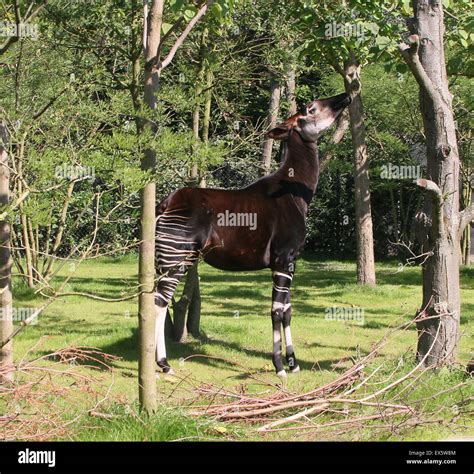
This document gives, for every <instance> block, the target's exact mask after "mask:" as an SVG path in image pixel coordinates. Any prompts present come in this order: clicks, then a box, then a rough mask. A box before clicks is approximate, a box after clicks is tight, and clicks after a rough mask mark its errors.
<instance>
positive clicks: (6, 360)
mask: <svg viewBox="0 0 474 474" xmlns="http://www.w3.org/2000/svg"><path fill="white" fill-rule="evenodd" d="M7 144H8V133H7V128H6V125H5V123H4V122H0V205H1V206H2V208H4V207H5V206H8V203H9V200H10V169H9V164H8V152H7ZM11 267H12V263H11V256H10V224H9V222H8V221H7V220H4V221H1V222H0V310H1V314H0V342H3V341H5V340H7V339H8V337H10V335H11V334H12V333H13V318H12V291H11ZM5 367H10V368H12V367H13V341H10V342H9V343H8V344H5V345H4V346H3V347H1V348H0V368H2V369H4V368H5ZM4 379H6V380H13V370H12V371H9V372H7V375H6V376H5V377H4ZM4 381H5V380H3V382H4ZM0 382H2V380H1V379H0Z"/></svg>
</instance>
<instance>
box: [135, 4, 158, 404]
mask: <svg viewBox="0 0 474 474" xmlns="http://www.w3.org/2000/svg"><path fill="white" fill-rule="evenodd" d="M144 5H145V8H144V25H145V28H144V31H145V34H144V38H145V44H144V52H145V64H146V66H145V76H144V101H145V104H146V105H147V106H148V107H149V108H150V109H151V110H155V109H156V106H157V99H156V96H155V94H156V92H157V90H158V87H159V80H160V77H159V69H158V68H155V67H152V66H151V62H152V61H153V59H154V58H155V55H156V53H157V50H158V45H159V43H160V36H161V25H162V21H163V1H161V0H155V1H154V2H153V6H152V9H151V11H150V14H149V15H148V14H147V13H148V8H147V2H145V4H144ZM145 126H146V127H151V128H152V130H156V124H153V123H150V122H147V123H146V124H145ZM155 166H156V155H155V153H154V151H153V150H146V151H145V155H144V157H143V158H142V163H141V168H142V169H143V170H149V169H153V168H154V167H155ZM155 206H156V186H155V183H148V184H147V185H146V186H145V187H144V188H143V189H142V190H141V192H140V230H141V234H140V250H139V251H140V254H139V268H138V279H139V284H140V290H141V293H140V296H139V300H138V313H139V327H138V330H139V340H140V357H139V364H138V371H139V382H138V383H139V398H140V406H141V408H142V410H144V411H145V412H147V413H153V412H155V411H156V407H157V403H156V379H155V297H154V286H155V285H154V283H155Z"/></svg>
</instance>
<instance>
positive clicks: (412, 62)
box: [398, 35, 442, 106]
mask: <svg viewBox="0 0 474 474" xmlns="http://www.w3.org/2000/svg"><path fill="white" fill-rule="evenodd" d="M408 40H409V42H410V45H407V44H406V43H401V44H400V45H399V46H398V49H399V50H400V53H401V54H402V56H403V59H404V60H405V62H406V63H407V66H408V67H409V68H410V70H411V72H412V73H413V76H415V79H416V81H417V82H418V85H419V86H420V88H421V89H423V90H424V91H425V92H426V93H427V94H428V96H429V97H430V99H431V100H432V101H433V103H434V104H436V105H440V106H441V104H442V100H441V96H440V94H439V92H438V91H437V90H436V88H435V86H434V84H433V83H432V82H431V79H430V78H429V77H428V74H426V71H425V69H424V68H423V65H422V64H421V62H420V58H419V56H418V49H419V46H420V38H419V36H418V35H411V36H410V37H409V38H408Z"/></svg>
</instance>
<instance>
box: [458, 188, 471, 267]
mask: <svg viewBox="0 0 474 474" xmlns="http://www.w3.org/2000/svg"><path fill="white" fill-rule="evenodd" d="M462 194H463V196H462V203H463V207H464V208H468V207H470V206H471V205H472V189H471V186H470V185H469V183H464V187H463V193H462ZM460 245H461V265H470V263H471V227H470V226H469V225H467V226H466V228H465V229H464V232H462V235H461V242H460Z"/></svg>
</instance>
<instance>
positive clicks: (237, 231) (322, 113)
mask: <svg viewBox="0 0 474 474" xmlns="http://www.w3.org/2000/svg"><path fill="white" fill-rule="evenodd" d="M350 101H351V100H350V97H349V95H348V94H339V95H336V96H334V97H330V98H328V99H320V100H314V101H313V102H310V103H309V104H307V105H306V106H305V107H304V108H303V109H302V110H301V111H300V112H298V113H297V114H295V115H293V116H292V117H290V118H288V119H287V120H285V121H284V122H283V123H281V124H280V125H278V126H277V127H275V128H274V129H272V130H270V131H269V132H268V136H269V137H271V138H273V139H275V140H281V141H283V144H282V147H283V149H284V153H283V156H284V159H283V162H282V164H281V166H280V168H279V169H278V170H277V171H275V172H274V173H272V174H270V175H268V176H265V177H263V178H261V179H259V180H258V181H256V182H255V183H253V184H251V185H249V186H247V187H245V188H242V189H236V190H221V189H202V188H182V189H178V190H177V191H174V192H173V193H171V194H170V195H169V196H168V197H167V198H166V199H164V200H163V201H162V202H161V203H160V204H159V206H158V208H157V222H156V270H157V273H158V284H157V286H156V292H155V305H156V334H155V338H156V360H157V364H158V367H159V368H161V369H162V370H163V372H166V373H170V372H172V369H171V367H170V365H169V364H168V362H167V359H166V347H165V320H166V312H167V307H168V304H169V302H170V300H171V298H172V297H173V295H174V292H175V290H176V287H177V285H178V283H179V281H180V280H181V279H182V278H183V276H184V275H185V273H186V271H187V269H188V268H189V267H190V266H191V265H193V264H194V263H195V262H196V260H198V259H199V258H200V257H201V258H202V259H203V260H204V261H206V262H207V263H208V264H210V265H212V266H213V267H216V268H219V269H222V270H229V271H248V270H261V269H264V268H270V269H271V271H272V277H273V292H272V309H271V318H272V328H273V357H272V360H273V364H274V366H275V370H276V372H277V375H279V376H280V377H285V376H286V371H285V367H284V364H283V360H282V328H283V334H284V337H285V345H286V362H287V365H288V369H289V371H290V372H298V371H299V366H298V363H297V361H296V356H295V351H294V347H293V341H292V338H291V331H290V323H291V302H290V288H291V282H292V280H293V275H294V273H295V265H296V259H297V257H298V255H299V254H300V251H301V249H302V248H303V244H304V240H305V236H306V215H307V211H308V206H309V203H310V202H311V199H312V198H313V196H314V194H315V192H316V186H317V183H318V178H319V159H318V149H317V145H316V142H317V140H318V138H319V136H320V135H321V134H322V133H323V132H324V131H325V130H327V129H328V128H329V127H330V126H331V125H332V124H333V123H334V122H335V121H336V119H337V117H338V116H339V115H340V113H341V112H342V110H343V109H344V108H345V107H347V106H348V105H349V104H350Z"/></svg>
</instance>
